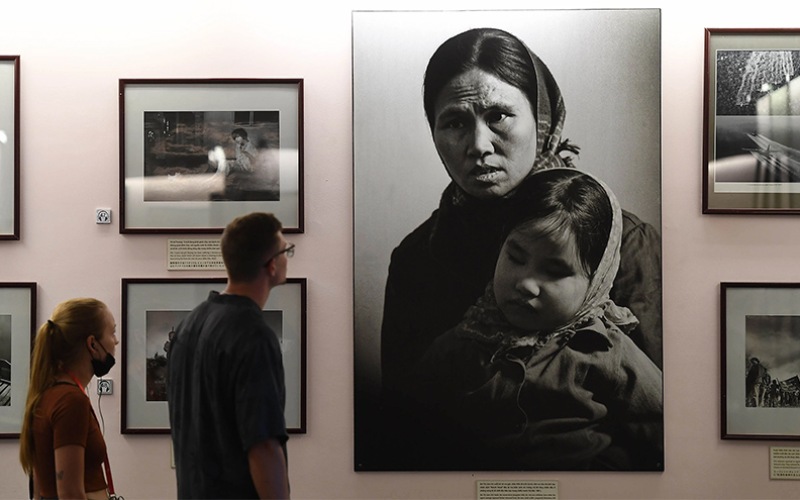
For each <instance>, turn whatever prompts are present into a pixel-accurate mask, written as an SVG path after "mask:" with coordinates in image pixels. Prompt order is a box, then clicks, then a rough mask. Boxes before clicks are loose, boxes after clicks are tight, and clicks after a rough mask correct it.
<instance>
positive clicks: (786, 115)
mask: <svg viewBox="0 0 800 500" xmlns="http://www.w3.org/2000/svg"><path fill="white" fill-rule="evenodd" d="M798 76H800V30H798V29H754V28H747V29H712V28H708V29H706V30H705V94H704V106H703V118H704V126H703V213H706V214H798V213H800V135H798V134H797V130H798V127H800V99H799V98H798V96H800V79H798Z"/></svg>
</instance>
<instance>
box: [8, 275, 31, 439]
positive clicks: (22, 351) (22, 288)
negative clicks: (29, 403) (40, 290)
mask: <svg viewBox="0 0 800 500" xmlns="http://www.w3.org/2000/svg"><path fill="white" fill-rule="evenodd" d="M36 327H37V325H36V283H0V438H17V437H19V432H20V426H21V425H22V417H23V415H24V414H25V400H26V399H27V396H28V378H29V376H30V366H31V348H32V346H33V339H34V336H35V335H36Z"/></svg>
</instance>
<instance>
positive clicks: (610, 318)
mask: <svg viewBox="0 0 800 500" xmlns="http://www.w3.org/2000/svg"><path fill="white" fill-rule="evenodd" d="M514 198H515V200H514V203H515V204H516V205H517V207H516V210H515V211H513V213H515V215H514V220H510V221H508V222H509V223H508V228H509V232H508V233H507V237H506V239H505V242H504V244H503V246H502V248H501V250H500V255H499V257H498V259H497V264H496V268H495V275H494V278H493V281H492V282H490V283H489V284H488V286H487V289H486V292H485V294H484V295H483V296H482V297H481V298H480V299H479V300H478V302H477V303H476V304H475V305H474V306H472V307H471V308H470V309H469V310H468V311H467V313H466V314H465V317H464V319H463V320H462V321H461V323H459V324H458V325H457V326H456V327H454V328H453V329H451V330H450V331H448V332H446V333H445V334H444V335H442V336H440V337H439V338H438V339H437V340H436V341H435V342H434V344H433V345H432V347H431V348H430V349H428V351H427V352H426V354H425V356H424V357H423V359H422V361H421V362H420V364H419V365H418V367H417V370H416V372H415V374H414V375H412V379H413V381H414V382H413V383H412V385H411V387H412V388H413V394H411V396H410V397H411V398H413V399H409V402H410V403H411V402H412V401H414V400H416V401H415V402H414V403H411V404H413V406H414V407H415V408H416V409H415V410H414V411H415V412H417V416H418V417H419V418H418V419H417V420H415V421H412V422H411V423H410V425H413V426H420V427H421V430H422V431H423V432H425V431H426V430H427V431H429V432H426V433H425V434H424V435H426V436H430V437H431V440H433V441H434V443H433V445H432V446H431V449H430V450H428V451H430V453H427V452H426V453H427V454H428V455H429V458H427V459H426V460H430V461H431V464H429V465H433V466H436V462H437V461H439V462H440V463H447V464H448V466H450V467H451V468H453V469H462V470H609V469H612V470H613V469H617V470H663V411H662V374H661V371H660V370H659V368H658V367H657V366H656V365H655V364H654V363H653V362H652V361H651V360H650V359H649V358H648V357H647V356H646V355H645V354H644V352H642V351H641V350H640V349H639V348H638V347H637V346H636V345H635V344H634V343H633V341H632V340H631V339H630V338H629V337H628V335H627V333H628V332H630V331H631V330H632V329H633V328H635V327H636V325H637V323H638V321H637V319H636V318H635V317H634V316H633V314H632V313H631V312H630V310H628V309H627V308H624V307H619V306H617V305H616V304H615V303H614V302H613V301H612V300H611V299H610V298H609V292H610V290H611V287H612V284H613V281H614V277H615V275H616V273H617V268H618V266H619V258H620V257H619V249H620V239H621V228H622V219H621V213H620V207H619V204H618V202H617V200H616V198H615V196H614V194H613V193H612V192H611V191H610V189H608V188H607V187H606V186H605V185H604V184H603V183H602V182H600V181H598V180H597V179H595V178H594V177H592V176H590V175H588V174H586V173H584V172H580V171H577V170H574V169H569V168H557V169H550V170H544V171H542V172H539V173H536V174H534V175H533V176H531V177H530V178H529V179H527V180H526V181H525V183H524V184H523V185H521V186H520V187H519V191H518V192H517V193H515V197H514Z"/></svg>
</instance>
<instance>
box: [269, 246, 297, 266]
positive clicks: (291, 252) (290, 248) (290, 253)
mask: <svg viewBox="0 0 800 500" xmlns="http://www.w3.org/2000/svg"><path fill="white" fill-rule="evenodd" d="M282 253H285V254H286V257H289V258H291V257H293V256H294V243H292V244H289V245H286V248H284V249H283V250H281V251H280V252H278V253H276V254H275V255H273V256H272V257H270V258H269V260H272V259H274V258H275V257H277V256H278V255H280V254H282ZM267 262H269V261H267Z"/></svg>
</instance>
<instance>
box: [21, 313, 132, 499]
mask: <svg viewBox="0 0 800 500" xmlns="http://www.w3.org/2000/svg"><path fill="white" fill-rule="evenodd" d="M115 330H116V325H115V322H114V317H113V316H112V315H111V312H110V311H109V310H108V307H107V306H106V305H105V304H104V303H103V302H101V301H99V300H96V299H91V298H78V299H71V300H67V301H65V302H62V303H61V304H59V305H58V306H56V308H55V310H54V311H53V314H52V316H51V317H50V319H48V320H47V321H46V322H45V323H43V324H42V326H41V327H39V331H38V332H37V334H36V340H35V343H34V347H33V356H32V359H31V373H30V383H29V387H28V398H27V401H26V403H25V416H24V419H23V421H22V430H21V433H20V452H19V457H20V462H22V468H23V469H24V470H25V472H26V473H27V474H28V475H29V476H31V477H32V478H33V498H37V499H39V498H41V499H43V500H45V499H54V498H61V499H67V498H70V499H72V498H84V499H90V500H91V499H98V498H103V499H106V498H108V493H107V490H106V488H107V485H106V479H105V477H104V475H103V462H104V461H106V444H105V440H104V439H103V434H102V432H101V430H100V426H99V424H98V422H97V419H96V417H95V415H94V410H93V409H92V405H91V402H90V401H89V397H88V394H87V393H86V387H87V386H88V385H89V382H90V381H91V379H92V376H97V377H102V376H103V375H105V374H107V373H108V371H109V370H110V369H111V367H112V366H113V365H114V352H115V351H116V345H117V344H118V343H119V340H118V339H117V336H116V334H115Z"/></svg>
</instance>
